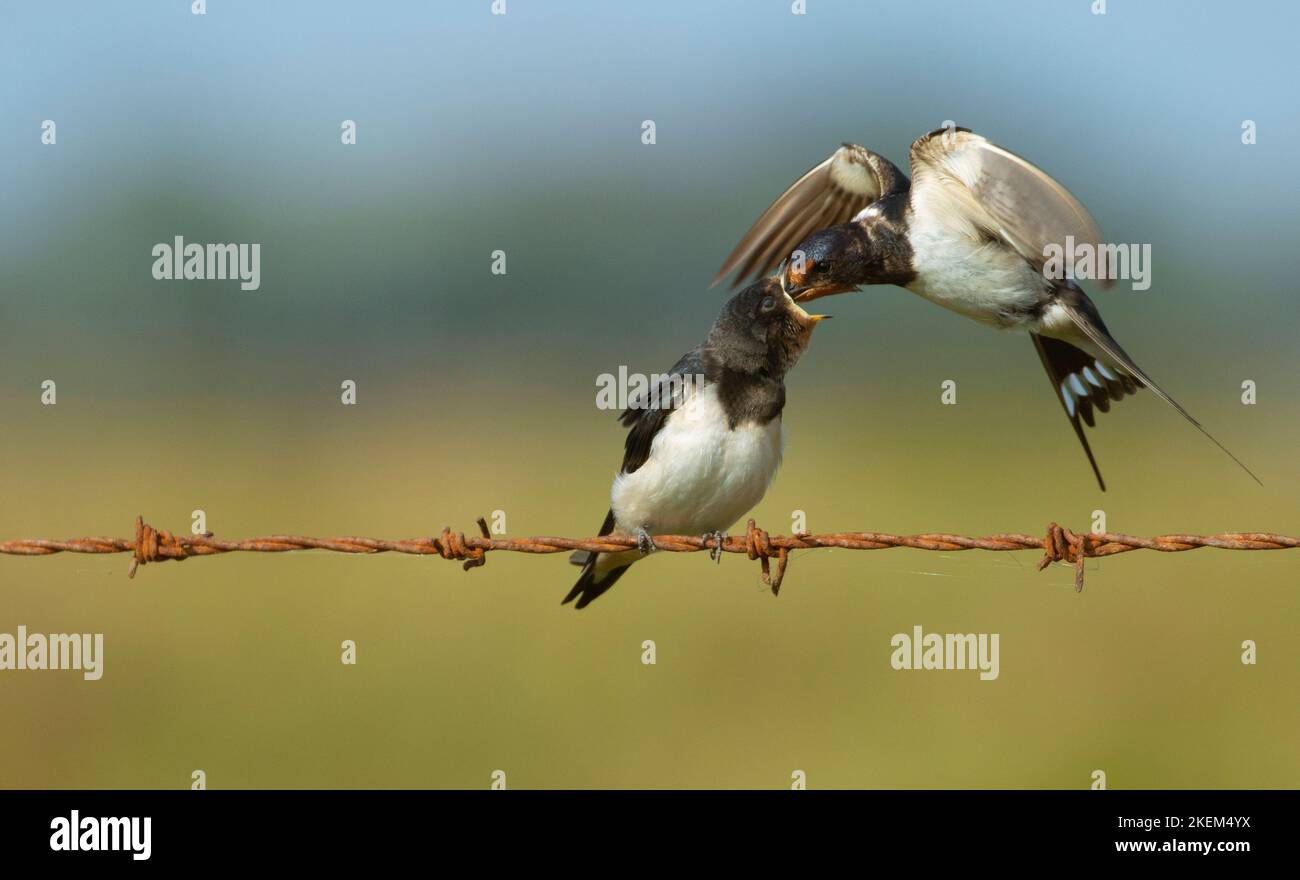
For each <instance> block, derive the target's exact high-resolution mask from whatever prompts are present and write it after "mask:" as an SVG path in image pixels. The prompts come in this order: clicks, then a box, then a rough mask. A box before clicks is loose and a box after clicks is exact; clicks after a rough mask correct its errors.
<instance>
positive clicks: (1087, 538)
mask: <svg viewBox="0 0 1300 880" xmlns="http://www.w3.org/2000/svg"><path fill="white" fill-rule="evenodd" d="M477 522H478V527H479V532H480V535H479V536H470V537H466V536H465V534H464V533H463V532H454V531H452V530H451V528H450V527H446V528H444V529H443V530H442V532H441V533H440V534H439V535H438V536H437V537H436V538H433V537H429V538H408V539H406V540H398V541H390V540H384V539H380V538H359V537H340V538H308V537H302V536H299V535H267V536H264V537H260V538H245V539H244V540H242V541H227V540H222V539H219V538H216V537H214V536H213V535H212V533H211V532H207V533H205V534H202V535H177V534H174V533H172V532H169V531H167V530H165V529H163V530H158V529H155V528H154V527H153V526H150V525H149V524H147V523H146V522H145V521H144V518H143V517H140V516H137V517H136V520H135V537H134V538H69V539H68V540H65V541H52V540H48V539H45V538H28V539H24V540H17V541H3V542H0V554H7V555H12V556H52V555H54V554H56V553H130V554H131V555H132V558H131V567H130V569H129V570H128V571H127V576H128V577H135V573H136V570H137V569H138V568H139V567H140V566H141V565H145V564H147V563H151V562H165V561H167V560H176V561H178V562H183V561H184V560H186V559H189V558H190V557H193V556H212V555H216V554H220V553H287V552H289V551H292V550H330V551H333V552H335V553H407V554H411V555H416V556H441V557H442V558H443V559H454V560H457V561H460V562H463V563H464V566H463V567H464V569H465V570H466V571H469V570H470V569H471V568H477V567H478V566H481V565H483V564H485V563H486V562H487V554H488V553H490V552H494V551H507V552H512V553H540V554H549V553H565V552H569V551H572V550H587V551H590V552H594V553H604V552H615V551H619V550H634V549H636V548H637V539H636V538H635V537H633V536H624V535H605V536H602V537H596V538H552V537H544V536H543V537H531V538H494V537H492V534H491V532H490V531H489V530H488V526H487V521H486V520H485V519H483V518H481V517H480V518H479V519H478V521H477ZM651 540H652V541H653V542H654V546H655V549H657V550H666V551H668V552H670V553H696V552H699V551H701V550H708V551H709V552H710V553H713V554H717V553H743V554H745V555H746V556H748V557H749V558H750V559H751V560H753V559H757V560H758V561H759V564H760V565H761V567H762V578H763V583H765V584H767V585H768V586H769V587H771V588H772V594H773V595H776V594H777V593H778V592H779V591H780V589H781V581H782V580H783V579H784V578H785V571H786V567H787V565H788V564H789V561H790V555H789V554H790V551H791V550H811V549H815V548H818V547H835V548H839V549H841V550H887V549H890V548H893V547H908V548H911V549H913V550H938V551H947V552H956V551H960V550H990V551H1014V550H1038V551H1041V552H1042V554H1043V556H1042V558H1041V559H1040V560H1039V561H1038V570H1039V571H1042V570H1043V569H1044V568H1046V567H1047V566H1048V565H1050V564H1051V563H1053V562H1068V563H1071V564H1073V565H1074V588H1075V590H1076V591H1082V590H1083V566H1084V561H1085V560H1087V559H1092V558H1099V557H1102V556H1114V555H1116V554H1118V553H1128V552H1130V551H1133V550H1155V551H1158V552H1161V553H1181V552H1184V551H1187V550H1199V549H1200V548H1202V547H1214V548H1218V549H1220V550H1294V549H1296V548H1298V547H1300V538H1295V537H1291V536H1289V535H1274V534H1269V533H1266V532H1233V533H1228V534H1221V535H1158V536H1156V537H1153V538H1140V537H1135V536H1133V535H1124V534H1119V533H1116V532H1083V533H1076V532H1073V531H1071V530H1070V529H1067V528H1065V527H1064V526H1060V525H1057V524H1056V523H1050V524H1049V525H1048V527H1047V532H1046V534H1045V535H1044V536H1043V537H1041V538H1036V537H1034V536H1032V535H1021V534H1005V535H989V536H987V537H983V538H972V537H969V536H966V535H950V534H944V533H938V534H926V535H891V534H886V533H884V532H831V533H828V534H821V535H812V534H808V533H805V532H796V533H795V534H793V535H776V536H773V535H769V534H768V533H767V532H765V531H764V530H763V529H760V528H759V527H758V526H757V525H756V524H755V523H754V520H752V519H751V520H749V522H748V523H747V524H746V527H745V534H744V535H743V536H728V537H726V538H724V539H723V541H722V543H721V546H719V545H718V541H717V539H716V538H714V537H713V536H712V535H705V536H699V537H696V536H691V535H657V536H655V537H653V538H652V539H651ZM773 559H775V560H776V573H775V574H773V573H772V570H771V565H770V561H771V560H773Z"/></svg>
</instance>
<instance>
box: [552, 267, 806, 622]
mask: <svg viewBox="0 0 1300 880" xmlns="http://www.w3.org/2000/svg"><path fill="white" fill-rule="evenodd" d="M824 317H826V316H825V315H810V314H808V313H807V312H805V311H804V310H803V309H802V308H800V307H799V305H797V304H796V303H795V301H794V300H793V299H791V298H790V297H789V296H788V295H787V294H786V293H785V292H784V291H782V290H781V284H780V281H779V280H778V279H777V278H775V277H773V278H766V279H763V280H761V281H759V282H756V283H754V284H751V285H750V286H749V287H746V288H745V289H744V290H742V291H740V292H739V293H737V294H736V295H735V296H733V297H732V298H731V299H729V300H728V301H727V303H726V304H725V305H724V306H723V307H722V314H720V315H719V316H718V320H717V321H716V322H715V323H714V325H713V328H712V329H711V330H710V331H709V336H708V339H706V340H705V342H704V344H703V345H700V346H699V347H697V348H695V349H692V350H691V351H689V352H687V353H686V354H685V355H683V356H682V358H681V360H679V361H678V362H677V363H676V364H675V365H673V368H672V370H671V371H669V373H667V374H665V376H663V377H661V378H662V380H663V381H661V382H659V383H658V384H656V385H655V386H654V387H652V388H651V390H650V392H649V393H648V394H647V395H645V396H644V397H642V398H640V399H639V400H635V401H633V402H632V405H631V406H629V407H628V409H627V410H626V411H625V412H624V413H623V414H622V415H621V416H620V419H619V420H620V421H621V422H622V423H623V425H625V426H626V427H628V428H630V429H631V430H629V431H628V435H627V442H626V444H625V451H624V455H623V467H622V469H621V470H620V471H619V474H618V476H616V477H615V478H614V486H613V488H612V489H611V490H610V510H609V514H608V515H607V516H606V517H605V522H604V524H603V525H602V526H601V527H600V534H602V535H609V534H616V535H635V536H636V538H637V549H636V550H625V551H622V552H619V553H589V552H586V551H581V550H580V551H578V552H577V553H574V554H573V556H572V557H570V561H571V562H573V563H574V564H575V565H581V566H582V574H581V575H580V576H579V578H578V582H577V583H576V584H575V585H574V587H573V589H572V590H571V591H570V592H569V595H567V596H565V597H564V601H565V602H566V603H567V602H572V601H574V600H575V599H576V600H577V606H576V607H578V608H585V607H586V606H587V605H588V604H589V603H590V602H591V601H592V600H593V599H595V598H596V597H598V596H600V594H602V593H604V592H605V591H606V590H608V589H609V588H610V587H612V586H613V585H614V582H615V581H617V580H618V579H619V578H620V577H622V576H623V572H625V571H627V568H628V566H630V565H631V564H632V563H633V562H636V561H637V560H638V559H640V558H641V557H642V556H644V555H645V554H646V553H648V552H650V551H651V550H653V549H654V544H653V542H652V541H651V540H650V539H651V536H652V535H700V534H703V535H709V536H713V537H716V538H717V539H718V540H719V542H721V540H722V538H723V537H724V534H723V533H724V532H725V530H726V529H727V528H728V527H729V526H731V525H732V524H733V523H734V522H736V520H738V519H740V517H741V516H743V515H744V514H745V512H746V511H748V510H749V509H750V508H751V507H753V506H754V505H755V504H757V503H758V502H759V500H760V499H762V497H763V493H764V492H766V491H767V487H768V484H770V483H771V482H772V478H773V477H774V476H776V469H777V467H778V466H779V465H780V463H781V446H782V437H781V410H782V408H783V407H784V406H785V374H786V373H787V372H788V371H789V370H790V368H791V367H793V366H794V365H795V362H796V361H798V360H799V356H800V355H801V354H803V352H804V349H806V348H807V347H808V340H809V338H810V337H811V336H812V331H813V327H814V326H816V324H817V322H818V321H820V320H821V319H822V318H824ZM700 377H702V379H701V378H700ZM714 557H715V558H720V554H718V552H717V551H716V550H715V551H714Z"/></svg>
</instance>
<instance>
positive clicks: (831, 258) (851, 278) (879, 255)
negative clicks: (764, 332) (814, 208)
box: [782, 216, 913, 302]
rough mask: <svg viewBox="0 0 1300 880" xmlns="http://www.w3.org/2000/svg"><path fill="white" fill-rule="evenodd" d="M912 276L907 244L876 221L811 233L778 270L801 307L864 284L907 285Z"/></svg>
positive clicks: (847, 224)
mask: <svg viewBox="0 0 1300 880" xmlns="http://www.w3.org/2000/svg"><path fill="white" fill-rule="evenodd" d="M912 276H913V272H912V269H911V253H910V248H909V247H908V245H907V241H906V239H905V238H904V237H903V236H902V235H900V234H899V233H897V232H896V231H895V228H894V226H893V225H892V224H890V223H887V222H885V221H884V219H883V217H879V218H877V217H874V216H872V217H868V218H865V219H864V220H862V221H859V222H852V223H841V224H840V225H838V226H828V227H827V228H825V229H822V230H819V231H817V232H814V233H813V234H812V235H810V236H808V237H807V238H806V239H804V240H803V242H802V243H801V244H800V245H799V247H797V248H795V250H794V252H793V253H791V254H790V258H789V259H788V260H787V261H786V264H785V267H784V269H783V270H782V280H783V281H784V284H785V289H786V290H787V291H789V293H790V295H791V296H793V297H794V298H795V299H796V300H798V301H799V302H807V301H809V300H814V299H818V298H820V297H823V296H831V295H832V294H836V293H847V292H848V291H850V290H853V289H855V288H857V287H858V286H859V285H862V284H906V283H907V282H908V281H910V280H911V278H912Z"/></svg>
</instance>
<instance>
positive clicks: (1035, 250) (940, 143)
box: [911, 128, 1113, 287]
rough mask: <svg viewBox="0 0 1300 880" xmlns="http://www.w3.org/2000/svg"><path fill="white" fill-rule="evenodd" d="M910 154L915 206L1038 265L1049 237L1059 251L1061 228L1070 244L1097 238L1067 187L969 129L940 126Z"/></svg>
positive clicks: (1097, 241)
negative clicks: (979, 233) (989, 235)
mask: <svg viewBox="0 0 1300 880" xmlns="http://www.w3.org/2000/svg"><path fill="white" fill-rule="evenodd" d="M911 162H912V177H913V181H912V205H913V208H914V209H915V210H917V211H924V212H926V214H927V215H928V216H930V217H932V218H934V219H935V220H937V221H938V222H942V223H946V224H948V225H950V226H952V227H953V228H956V229H958V230H963V231H964V230H965V229H967V228H970V229H973V230H979V231H982V232H988V233H992V234H993V235H996V236H1000V237H1001V238H1002V239H1003V240H1005V241H1006V242H1007V243H1008V244H1010V245H1011V246H1012V247H1014V248H1015V249H1016V252H1017V253H1018V254H1020V256H1021V257H1023V258H1024V259H1025V261H1026V262H1028V263H1029V264H1030V265H1032V266H1033V267H1034V268H1036V269H1038V270H1040V271H1041V270H1042V268H1043V265H1044V264H1045V263H1046V262H1047V257H1046V256H1045V255H1044V251H1045V249H1046V248H1047V247H1048V245H1056V246H1058V247H1060V248H1061V249H1062V252H1063V254H1064V252H1065V250H1064V249H1065V245H1066V237H1067V236H1069V237H1071V238H1073V240H1074V242H1075V244H1076V245H1083V244H1090V245H1092V246H1093V247H1094V248H1095V247H1097V246H1099V245H1100V244H1101V232H1100V231H1099V230H1098V229H1097V224H1096V223H1095V222H1093V219H1092V217H1091V216H1090V215H1089V214H1088V211H1087V209H1085V208H1084V207H1083V205H1081V204H1080V203H1079V200H1078V199H1076V198H1075V197H1074V196H1072V195H1070V192H1069V190H1067V189H1066V188H1065V187H1063V186H1061V184H1059V183H1057V182H1056V181H1055V180H1053V179H1052V178H1051V177H1049V176H1048V175H1047V173H1046V172H1044V171H1043V170H1042V169H1041V168H1038V167H1036V166H1034V165H1033V164H1031V163H1029V162H1028V161H1026V160H1024V159H1022V158H1021V157H1019V156H1017V155H1016V154H1015V153H1012V152H1011V151H1009V150H1004V149H1003V148H1002V147H999V146H998V145H997V144H993V143H990V142H989V141H987V140H985V139H984V138H982V137H980V136H979V135H977V134H972V133H971V132H970V130H969V129H965V128H940V129H937V130H935V131H932V132H930V133H929V134H926V135H923V136H921V137H919V138H917V139H916V141H915V142H914V143H913V144H912V150H911ZM1099 283H1100V284H1101V285H1102V286H1103V287H1109V286H1110V285H1111V284H1112V283H1113V282H1112V281H1111V280H1110V279H1108V278H1102V279H1099Z"/></svg>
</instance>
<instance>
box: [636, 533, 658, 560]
mask: <svg viewBox="0 0 1300 880" xmlns="http://www.w3.org/2000/svg"><path fill="white" fill-rule="evenodd" d="M636 549H638V550H640V551H641V555H642V556H645V555H646V554H647V553H653V552H655V542H654V539H653V538H651V537H650V533H649V532H647V531H646V530H645V526H641V527H640V528H638V529H637V530H636Z"/></svg>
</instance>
